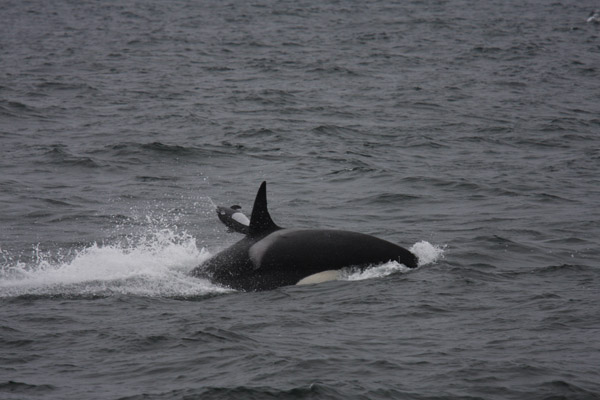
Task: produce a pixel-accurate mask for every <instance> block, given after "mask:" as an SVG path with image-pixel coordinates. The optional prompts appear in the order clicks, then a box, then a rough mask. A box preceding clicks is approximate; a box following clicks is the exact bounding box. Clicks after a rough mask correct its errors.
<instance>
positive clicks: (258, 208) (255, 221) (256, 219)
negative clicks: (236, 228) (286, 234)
mask: <svg viewBox="0 0 600 400" xmlns="http://www.w3.org/2000/svg"><path fill="white" fill-rule="evenodd" d="M277 229H281V228H280V227H278V226H277V225H276V224H275V222H273V220H272V219H271V216H270V215H269V210H268V209H267V182H266V181H264V182H263V183H262V184H261V185H260V188H259V189H258V192H257V193H256V198H255V199H254V206H253V207H252V215H251V216H250V227H249V228H248V235H250V236H256V235H261V234H264V233H270V232H273V231H276V230H277Z"/></svg>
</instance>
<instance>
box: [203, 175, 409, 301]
mask: <svg viewBox="0 0 600 400" xmlns="http://www.w3.org/2000/svg"><path fill="white" fill-rule="evenodd" d="M244 233H246V232H244ZM388 261H397V262H399V263H401V264H404V265H406V266H407V267H409V268H415V267H416V266H417V257H416V256H415V255H414V254H413V253H411V252H410V251H408V250H406V249H404V248H402V247H400V246H398V245H396V244H394V243H391V242H388V241H386V240H383V239H379V238H376V237H374V236H370V235H365V234H362V233H357V232H350V231H342V230H334V229H285V228H281V227H279V226H277V225H276V224H275V223H274V222H273V220H272V219H271V216H270V215H269V211H268V209H267V191H266V182H263V183H262V184H261V186H260V188H259V190H258V193H257V194H256V199H255V200H254V207H253V208H252V215H251V217H250V224H249V226H248V229H247V233H246V236H245V237H244V238H243V239H242V240H240V241H238V242H237V243H235V244H233V245H232V246H231V247H229V248H227V249H225V250H223V251H221V252H220V253H218V254H216V255H215V256H213V257H211V258H210V259H208V260H207V261H206V262H204V263H203V264H201V265H200V266H199V267H197V268H196V269H194V270H193V271H192V275H194V276H198V277H205V278H208V279H210V280H212V281H213V282H215V283H217V284H220V285H224V286H227V287H230V288H232V289H237V290H244V291H259V290H271V289H275V288H277V287H281V286H288V285H295V284H297V283H312V282H313V281H314V282H317V281H318V280H315V279H308V278H309V277H311V276H317V277H320V278H321V279H322V278H323V277H325V276H327V277H333V276H334V275H335V274H334V271H339V270H340V269H342V268H345V267H350V266H357V267H363V268H364V267H367V266H370V265H376V264H381V263H385V262H388ZM305 278H306V279H305Z"/></svg>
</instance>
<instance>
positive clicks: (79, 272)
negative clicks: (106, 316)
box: [0, 229, 225, 298]
mask: <svg viewBox="0 0 600 400" xmlns="http://www.w3.org/2000/svg"><path fill="white" fill-rule="evenodd" d="M71 253H72V254H73V255H71V256H70V257H66V256H65V257H60V256H59V257H56V256H55V255H53V254H50V253H48V254H39V255H38V257H37V259H36V260H35V261H33V262H31V263H23V262H20V261H13V260H12V259H11V258H10V257H8V256H7V255H6V254H3V256H4V263H3V264H2V265H1V266H0V298H6V297H18V296H51V297H106V296H113V295H123V294H125V295H137V296H148V297H195V296H203V295H207V294H211V293H219V292H223V291H225V289H222V288H220V287H217V286H215V285H213V284H211V283H210V282H208V281H205V280H202V279H197V278H191V277H190V276H189V271H190V270H191V269H192V268H194V267H195V266H197V265H198V264H200V263H201V262H203V261H204V260H206V259H208V258H209V257H210V254H209V253H208V252H207V251H206V250H204V249H198V247H197V246H196V241H195V239H194V238H192V237H191V236H189V235H187V234H176V233H174V232H173V231H171V230H168V229H164V230H160V231H158V232H154V233H152V234H150V235H148V236H147V237H143V238H140V239H137V240H135V243H126V244H110V245H99V244H93V245H90V246H88V247H85V248H83V249H79V250H75V251H72V252H71Z"/></svg>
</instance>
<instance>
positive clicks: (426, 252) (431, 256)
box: [339, 240, 445, 281]
mask: <svg viewBox="0 0 600 400" xmlns="http://www.w3.org/2000/svg"><path fill="white" fill-rule="evenodd" d="M444 248H445V246H436V245H432V244H431V243H429V242H427V241H424V240H423V241H420V242H417V243H415V244H414V245H412V247H411V248H410V251H411V252H412V253H413V254H415V255H416V256H417V257H418V258H419V265H418V266H419V267H422V266H424V265H428V264H434V263H435V262H437V261H438V260H439V259H442V258H444ZM409 271H412V269H411V268H408V267H407V266H405V265H404V264H400V263H399V262H396V261H390V262H387V263H383V264H380V265H376V266H373V267H370V268H367V269H365V270H362V271H361V270H359V269H357V268H348V269H344V270H343V271H342V272H341V273H340V277H339V279H341V280H347V281H360V280H363V279H373V278H381V277H384V276H388V275H390V274H393V273H406V272H409Z"/></svg>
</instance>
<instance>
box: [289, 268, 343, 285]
mask: <svg viewBox="0 0 600 400" xmlns="http://www.w3.org/2000/svg"><path fill="white" fill-rule="evenodd" d="M339 278H340V271H336V270H329V271H322V272H318V273H316V274H313V275H309V276H307V277H306V278H303V279H300V281H299V282H298V283H296V285H312V284H314V283H323V282H328V281H335V280H337V279H339Z"/></svg>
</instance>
